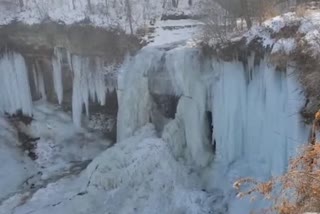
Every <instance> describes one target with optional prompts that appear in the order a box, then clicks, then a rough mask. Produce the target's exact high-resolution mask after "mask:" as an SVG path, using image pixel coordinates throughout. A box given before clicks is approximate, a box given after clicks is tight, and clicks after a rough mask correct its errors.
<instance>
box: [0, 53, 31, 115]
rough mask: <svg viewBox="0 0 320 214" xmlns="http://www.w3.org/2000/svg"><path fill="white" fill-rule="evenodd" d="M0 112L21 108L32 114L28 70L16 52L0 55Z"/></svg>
mask: <svg viewBox="0 0 320 214" xmlns="http://www.w3.org/2000/svg"><path fill="white" fill-rule="evenodd" d="M0 71H1V72H0V112H2V113H4V112H7V113H15V112H16V111H17V110H20V109H21V110H22V112H23V113H25V114H27V115H31V114H32V99H31V92H30V86H29V80H28V71H27V67H26V64H25V61H24V58H23V57H22V56H21V55H20V54H18V53H4V54H3V56H1V57H0Z"/></svg>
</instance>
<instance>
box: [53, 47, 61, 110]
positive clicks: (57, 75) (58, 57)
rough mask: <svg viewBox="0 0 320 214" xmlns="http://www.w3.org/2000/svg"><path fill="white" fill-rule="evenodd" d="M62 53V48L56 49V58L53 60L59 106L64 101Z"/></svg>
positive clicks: (55, 88) (54, 80)
mask: <svg viewBox="0 0 320 214" xmlns="http://www.w3.org/2000/svg"><path fill="white" fill-rule="evenodd" d="M61 63H62V53H61V49H60V48H55V49H54V56H53V59H52V68H53V84H54V90H55V92H56V95H57V97H58V102H59V104H61V103H62V100H63V84H62V65H61Z"/></svg>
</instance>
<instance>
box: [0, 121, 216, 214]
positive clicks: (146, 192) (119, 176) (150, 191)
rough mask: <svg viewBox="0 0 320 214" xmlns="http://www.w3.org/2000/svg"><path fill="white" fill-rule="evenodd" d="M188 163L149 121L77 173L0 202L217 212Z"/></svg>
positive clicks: (57, 209) (23, 209) (36, 213)
mask: <svg viewBox="0 0 320 214" xmlns="http://www.w3.org/2000/svg"><path fill="white" fill-rule="evenodd" d="M199 180H200V179H199V176H198V174H197V171H196V170H194V169H193V168H192V167H190V166H187V165H184V163H182V162H178V161H176V160H175V159H174V158H173V156H172V154H171V152H170V149H169V148H168V145H167V144H166V142H164V141H163V140H161V139H160V138H158V137H156V132H155V130H154V127H153V126H152V125H151V124H148V125H146V126H145V127H143V128H142V129H140V130H138V131H137V132H136V133H135V134H134V136H132V137H130V138H128V139H127V140H124V141H123V142H119V143H117V144H116V145H115V146H113V147H111V148H110V149H108V150H106V151H105V152H104V153H102V154H101V155H99V156H98V157H97V158H95V160H94V161H93V162H92V163H91V164H90V165H89V167H88V168H87V169H86V170H85V171H84V172H83V173H81V174H80V175H79V176H73V175H70V176H66V177H64V178H62V179H60V180H58V181H55V182H52V183H50V184H48V185H47V186H44V187H43V188H41V189H39V190H38V191H36V192H35V193H32V194H31V193H28V192H24V193H21V194H16V195H14V196H12V197H11V198H9V199H7V200H5V201H3V202H2V203H1V204H0V213H1V214H2V213H3V214H7V213H13V214H27V213H33V214H44V213H45V214H56V213H61V214H80V213H81V214H82V213H92V214H104V213H110V214H130V213H137V214H138V213H139V214H141V213H148V214H152V213H190V214H193V213H216V212H214V207H212V206H213V202H214V200H218V199H217V197H215V196H214V194H213V193H209V192H207V191H206V190H204V189H203V190H202V187H201V186H200V185H199V182H198V181H199Z"/></svg>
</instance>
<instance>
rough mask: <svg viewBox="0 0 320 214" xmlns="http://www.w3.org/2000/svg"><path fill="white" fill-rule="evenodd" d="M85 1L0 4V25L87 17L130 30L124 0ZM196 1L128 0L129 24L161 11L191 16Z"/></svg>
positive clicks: (105, 25)
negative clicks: (191, 2)
mask: <svg viewBox="0 0 320 214" xmlns="http://www.w3.org/2000/svg"><path fill="white" fill-rule="evenodd" d="M88 2H89V1H87V0H65V1H61V0H52V1H47V0H23V4H24V6H23V8H20V7H19V6H18V5H19V4H18V3H17V4H15V3H12V6H11V8H10V9H7V8H5V7H3V8H1V7H0V8H1V9H0V10H1V11H0V25H8V24H10V23H11V22H13V21H20V22H22V23H26V24H29V25H33V24H39V23H41V22H42V21H46V20H52V21H55V22H59V23H63V24H66V25H71V24H75V23H79V22H82V21H89V22H90V24H91V25H93V26H96V27H103V28H118V27H120V28H121V29H123V30H125V31H126V32H128V33H130V26H129V22H128V19H127V7H126V3H125V0H119V1H108V0H91V1H90V2H91V6H89V4H88ZM199 2H201V1H200V0H193V5H192V6H190V5H189V4H188V0H181V1H179V5H178V7H177V8H174V7H173V6H172V4H171V2H170V1H168V2H167V3H165V4H163V2H162V1H158V0H151V1H143V0H131V1H130V4H131V10H132V20H133V21H132V22H133V28H134V30H137V29H139V28H144V27H145V26H148V25H149V22H150V21H153V20H160V18H161V16H162V15H181V14H184V15H190V16H192V15H194V14H196V13H197V10H198V8H199V6H198V5H199ZM0 4H3V3H1V2H0Z"/></svg>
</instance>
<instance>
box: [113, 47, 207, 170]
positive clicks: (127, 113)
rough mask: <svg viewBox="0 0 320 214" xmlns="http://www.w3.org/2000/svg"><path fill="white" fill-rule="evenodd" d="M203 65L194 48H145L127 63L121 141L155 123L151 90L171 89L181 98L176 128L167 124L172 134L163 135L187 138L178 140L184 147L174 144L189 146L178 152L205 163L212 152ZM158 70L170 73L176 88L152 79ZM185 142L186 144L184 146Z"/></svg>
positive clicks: (122, 80)
mask: <svg viewBox="0 0 320 214" xmlns="http://www.w3.org/2000/svg"><path fill="white" fill-rule="evenodd" d="M201 67H202V66H201V63H200V52H199V51H198V50H196V49H192V48H190V49H184V48H182V49H173V50H170V51H166V50H162V49H157V48H145V49H143V50H142V51H141V52H140V53H139V54H138V56H136V57H134V58H133V59H131V61H129V62H127V65H126V66H125V67H124V68H123V73H122V74H121V75H120V79H119V93H118V95H119V112H118V128H117V130H118V140H123V139H125V138H127V137H129V136H131V135H132V134H133V133H134V132H135V131H136V130H137V129H139V128H141V127H142V126H144V125H145V124H147V123H148V122H152V121H150V118H151V117H150V115H151V113H152V112H151V106H152V99H151V97H150V90H151V91H153V90H154V87H155V88H156V90H157V91H165V92H166V93H170V91H171V93H173V94H174V95H176V96H180V97H181V98H180V101H179V104H178V110H177V115H176V120H177V121H176V123H174V122H173V123H171V126H172V128H174V129H176V130H175V131H172V130H170V129H171V128H168V127H166V128H165V130H166V131H168V132H169V133H164V134H163V135H164V138H166V139H167V140H168V141H171V140H170V137H168V136H170V133H174V134H175V135H176V137H175V138H177V139H185V142H175V143H176V144H181V146H177V147H176V145H173V146H174V147H175V148H184V147H186V149H185V150H184V151H175V153H177V154H178V153H179V154H182V153H183V156H185V157H186V158H187V159H188V160H191V161H193V162H194V163H196V164H197V165H198V166H201V167H204V166H206V165H207V164H208V163H209V162H210V160H211V158H212V154H213V153H212V148H211V142H209V139H210V136H209V135H210V133H209V130H208V126H207V118H206V116H205V115H206V106H207V100H206V98H207V89H206V88H207V86H206V83H204V82H203V81H202V78H203V77H202V76H201V75H200V74H201V71H200V70H201ZM157 72H165V73H166V74H167V75H168V77H169V79H170V80H171V82H172V85H173V89H170V90H169V89H167V88H166V87H168V84H167V81H166V79H163V78H162V77H163V76H162V77H161V78H160V79H154V78H152V76H153V75H156V73H157ZM204 75H205V74H204ZM149 80H152V81H153V83H154V85H151V84H148V81H149ZM157 80H158V81H159V82H157ZM161 87H163V88H162V89H161ZM182 135H184V137H182ZM174 141H176V140H174ZM171 142H172V141H171ZM184 144H185V145H186V146H183V145H184Z"/></svg>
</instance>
